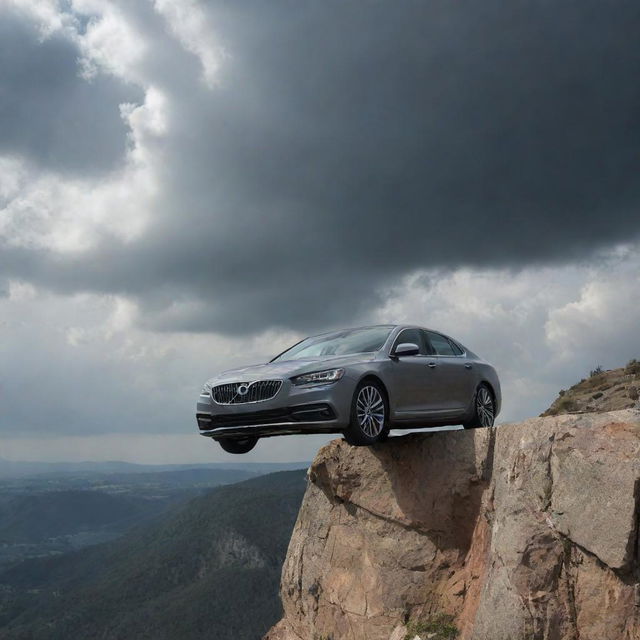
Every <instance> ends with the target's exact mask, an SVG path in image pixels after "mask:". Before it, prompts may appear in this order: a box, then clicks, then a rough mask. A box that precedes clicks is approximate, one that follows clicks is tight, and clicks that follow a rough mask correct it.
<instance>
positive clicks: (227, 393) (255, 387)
mask: <svg viewBox="0 0 640 640" xmlns="http://www.w3.org/2000/svg"><path fill="white" fill-rule="evenodd" d="M281 386H282V380H256V381H255V382H231V383H229V384H219V385H217V386H215V387H213V389H211V397H212V398H213V400H214V402H216V403H217V404H246V403H247V402H262V401H263V400H271V398H273V397H274V396H275V395H276V393H278V391H280V387H281Z"/></svg>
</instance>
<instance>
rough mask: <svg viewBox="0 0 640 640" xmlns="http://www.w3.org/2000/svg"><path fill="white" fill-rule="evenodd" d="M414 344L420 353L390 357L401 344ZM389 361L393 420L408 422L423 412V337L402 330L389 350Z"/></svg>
mask: <svg viewBox="0 0 640 640" xmlns="http://www.w3.org/2000/svg"><path fill="white" fill-rule="evenodd" d="M407 342H409V343H413V344H417V345H418V348H419V349H420V353H419V354H418V355H414V356H399V357H397V358H395V357H393V354H394V350H395V348H396V347H397V346H398V345H399V344H402V343H407ZM389 353H390V355H391V356H392V359H391V360H390V361H389V363H388V364H387V368H388V372H389V373H388V376H387V386H388V387H389V394H390V397H391V400H392V409H393V414H394V418H395V419H398V420H409V419H411V418H414V417H416V416H419V415H420V414H422V413H424V412H425V411H426V410H427V400H428V393H427V383H428V377H429V375H428V374H429V372H430V370H429V368H428V367H427V360H426V349H425V343H424V336H423V334H422V331H421V330H420V329H403V330H402V331H400V333H399V334H398V335H397V336H396V338H395V340H394V341H393V345H392V347H391V350H390V352H389Z"/></svg>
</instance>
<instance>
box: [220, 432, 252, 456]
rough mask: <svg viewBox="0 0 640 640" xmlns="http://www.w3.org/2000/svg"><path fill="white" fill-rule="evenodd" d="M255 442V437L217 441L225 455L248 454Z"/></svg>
mask: <svg viewBox="0 0 640 640" xmlns="http://www.w3.org/2000/svg"><path fill="white" fill-rule="evenodd" d="M257 442H258V438H256V437H255V436H252V437H250V438H221V439H220V440H218V443H219V444H220V446H221V447H222V448H223V449H224V450H225V451H226V452H227V453H249V451H251V449H253V447H255V446H256V443H257Z"/></svg>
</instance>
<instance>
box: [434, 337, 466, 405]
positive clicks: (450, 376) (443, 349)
mask: <svg viewBox="0 0 640 640" xmlns="http://www.w3.org/2000/svg"><path fill="white" fill-rule="evenodd" d="M425 334H426V335H425V340H426V344H427V345H428V348H430V349H432V350H433V352H434V357H433V360H434V362H435V364H436V369H437V370H438V373H439V375H438V381H439V388H438V395H437V398H436V399H435V402H436V404H437V406H434V407H433V409H434V410H436V411H441V412H445V413H447V414H449V413H451V414H454V413H455V414H457V413H462V412H464V411H465V410H466V408H467V407H468V406H469V399H470V398H471V396H472V394H473V389H472V387H473V371H472V369H471V365H470V363H469V362H468V361H467V360H466V359H465V358H464V357H463V353H462V350H461V349H460V348H459V347H458V346H457V345H456V344H455V343H453V342H452V341H450V340H449V339H448V338H447V337H446V336H444V335H442V334H440V333H437V332H435V331H426V332H425Z"/></svg>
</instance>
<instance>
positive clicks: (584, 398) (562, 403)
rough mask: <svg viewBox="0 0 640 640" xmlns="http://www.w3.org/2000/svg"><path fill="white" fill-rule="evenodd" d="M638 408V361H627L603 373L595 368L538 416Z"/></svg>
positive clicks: (639, 400) (639, 399)
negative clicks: (624, 364) (617, 367)
mask: <svg viewBox="0 0 640 640" xmlns="http://www.w3.org/2000/svg"><path fill="white" fill-rule="evenodd" d="M620 409H640V362H638V361H637V360H631V361H629V362H628V363H627V366H626V367H620V368H619V369H609V370H607V371H603V370H602V369H601V368H600V367H597V368H596V369H594V370H593V371H591V374H590V375H589V377H588V378H583V379H582V380H580V382H578V383H576V384H574V385H573V386H572V387H570V388H569V389H561V390H560V393H559V394H558V397H557V398H556V399H555V400H554V401H553V403H552V405H551V406H550V407H549V408H548V409H547V410H546V411H545V412H544V413H543V414H542V416H557V415H559V414H561V413H593V412H594V411H597V412H599V413H600V412H603V411H618V410H620Z"/></svg>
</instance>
